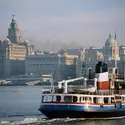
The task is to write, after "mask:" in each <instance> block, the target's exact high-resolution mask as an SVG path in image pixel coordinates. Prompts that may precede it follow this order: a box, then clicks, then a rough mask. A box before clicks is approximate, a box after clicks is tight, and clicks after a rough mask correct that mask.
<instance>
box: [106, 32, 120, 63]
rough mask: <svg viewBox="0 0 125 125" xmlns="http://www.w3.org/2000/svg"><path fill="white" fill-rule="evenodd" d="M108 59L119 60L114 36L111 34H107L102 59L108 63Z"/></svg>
mask: <svg viewBox="0 0 125 125" xmlns="http://www.w3.org/2000/svg"><path fill="white" fill-rule="evenodd" d="M110 60H120V57H119V46H118V45H117V41H116V37H115V38H114V37H113V36H112V35H111V34H109V38H108V39H107V40H106V42H105V47H104V61H105V63H108V61H110Z"/></svg>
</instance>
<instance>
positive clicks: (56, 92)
mask: <svg viewBox="0 0 125 125" xmlns="http://www.w3.org/2000/svg"><path fill="white" fill-rule="evenodd" d="M75 81H77V83H78V81H79V83H81V84H76V83H75ZM81 81H82V82H81ZM39 110H40V111H41V112H42V113H43V114H44V115H45V116H47V117H49V118H66V117H69V118H109V117H119V116H125V90H124V89H123V88H122V87H121V86H120V84H119V81H118V80H116V81H115V80H111V79H109V77H108V66H107V64H105V63H103V62H98V64H97V65H96V68H95V77H94V78H85V77H80V78H75V79H69V80H63V81H60V82H58V86H57V88H56V87H54V85H53V84H52V85H51V89H50V90H44V91H43V93H42V99H41V106H40V108H39Z"/></svg>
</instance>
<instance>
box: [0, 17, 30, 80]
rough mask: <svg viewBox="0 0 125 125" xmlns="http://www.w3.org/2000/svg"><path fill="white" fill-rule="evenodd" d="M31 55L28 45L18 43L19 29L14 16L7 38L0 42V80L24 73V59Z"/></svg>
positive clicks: (26, 43) (27, 43)
mask: <svg viewBox="0 0 125 125" xmlns="http://www.w3.org/2000/svg"><path fill="white" fill-rule="evenodd" d="M29 54H31V49H30V44H29V42H28V41H27V40H26V41H24V42H21V41H20V34H19V28H18V26H17V23H16V19H15V16H13V18H12V22H11V24H10V28H9V30H8V38H6V39H5V40H4V41H0V78H1V79H2V78H8V77H10V76H12V75H20V74H24V73H25V57H26V56H27V55H29Z"/></svg>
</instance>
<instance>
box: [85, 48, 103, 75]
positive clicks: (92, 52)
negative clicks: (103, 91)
mask: <svg viewBox="0 0 125 125" xmlns="http://www.w3.org/2000/svg"><path fill="white" fill-rule="evenodd" d="M103 60H104V56H103V53H102V49H100V48H97V47H90V48H89V49H86V52H85V60H84V67H86V68H87V69H89V68H90V69H91V70H92V72H95V65H96V64H97V62H98V61H103ZM86 73H87V74H88V71H86Z"/></svg>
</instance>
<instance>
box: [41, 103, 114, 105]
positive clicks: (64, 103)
mask: <svg viewBox="0 0 125 125" xmlns="http://www.w3.org/2000/svg"><path fill="white" fill-rule="evenodd" d="M44 103H49V104H90V105H114V104H115V103H105V104H102V103H100V104H95V103H84V102H42V104H44Z"/></svg>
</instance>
